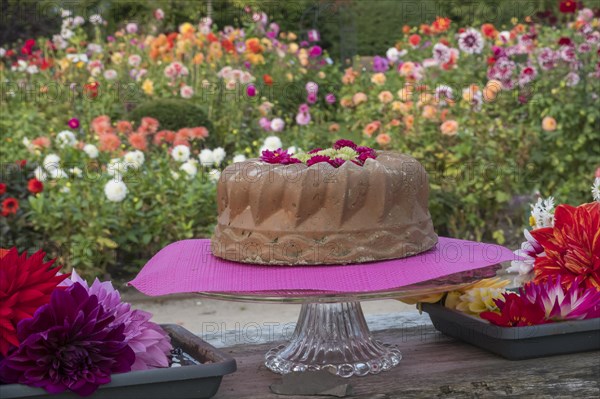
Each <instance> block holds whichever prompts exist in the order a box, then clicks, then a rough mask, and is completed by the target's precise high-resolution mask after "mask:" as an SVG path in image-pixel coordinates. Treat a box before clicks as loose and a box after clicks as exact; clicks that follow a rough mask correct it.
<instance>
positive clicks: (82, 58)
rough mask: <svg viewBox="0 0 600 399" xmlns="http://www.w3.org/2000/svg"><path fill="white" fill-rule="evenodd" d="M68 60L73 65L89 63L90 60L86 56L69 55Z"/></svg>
mask: <svg viewBox="0 0 600 399" xmlns="http://www.w3.org/2000/svg"><path fill="white" fill-rule="evenodd" d="M67 59H68V60H69V61H71V62H72V63H73V64H77V63H78V62H86V63H87V62H88V61H89V59H88V57H87V55H86V54H67Z"/></svg>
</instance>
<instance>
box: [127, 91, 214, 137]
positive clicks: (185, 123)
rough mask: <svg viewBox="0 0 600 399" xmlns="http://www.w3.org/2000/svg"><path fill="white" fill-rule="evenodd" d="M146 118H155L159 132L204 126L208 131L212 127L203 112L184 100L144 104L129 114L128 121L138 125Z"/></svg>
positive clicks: (155, 101)
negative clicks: (158, 124) (158, 125)
mask: <svg viewBox="0 0 600 399" xmlns="http://www.w3.org/2000/svg"><path fill="white" fill-rule="evenodd" d="M146 116H150V117H152V118H156V119H157V120H158V121H159V122H160V129H161V130H163V129H165V130H174V131H177V130H179V129H181V128H184V127H197V126H204V127H206V128H207V129H208V130H209V131H210V130H211V127H212V125H211V123H210V121H209V120H208V118H207V117H206V114H205V112H204V110H203V109H202V108H201V107H200V106H198V105H195V104H193V103H191V102H190V101H186V100H177V99H160V100H153V101H148V102H144V103H142V104H140V105H139V106H137V107H136V108H135V109H133V111H131V112H130V113H129V120H131V121H135V122H136V125H139V122H140V120H141V119H142V118H143V117H146Z"/></svg>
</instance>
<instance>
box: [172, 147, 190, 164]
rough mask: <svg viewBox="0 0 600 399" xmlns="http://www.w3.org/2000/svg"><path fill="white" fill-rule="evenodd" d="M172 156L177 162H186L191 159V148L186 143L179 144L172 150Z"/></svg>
mask: <svg viewBox="0 0 600 399" xmlns="http://www.w3.org/2000/svg"><path fill="white" fill-rule="evenodd" d="M171 156H172V157H173V159H174V160H176V161H177V162H185V161H187V160H188V159H190V149H189V148H188V146H186V145H178V146H175V148H173V151H171Z"/></svg>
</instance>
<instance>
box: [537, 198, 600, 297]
mask: <svg viewBox="0 0 600 399" xmlns="http://www.w3.org/2000/svg"><path fill="white" fill-rule="evenodd" d="M531 235H532V236H533V238H535V240H536V241H537V242H538V243H539V244H540V245H541V246H542V247H543V248H544V252H545V253H546V256H542V257H538V258H536V260H535V263H534V267H533V268H534V272H535V279H534V281H535V282H546V281H548V280H549V279H553V278H555V277H556V276H560V278H561V281H562V285H563V287H565V288H569V287H570V286H571V285H572V284H573V283H574V282H575V280H576V279H577V278H578V277H579V278H580V279H581V285H582V286H583V287H587V288H591V287H594V288H596V289H598V290H600V202H593V203H589V204H583V205H580V206H578V207H573V206H570V205H565V204H563V205H559V206H558V207H557V208H556V211H555V213H554V227H545V228H542V229H537V230H533V231H532V232H531Z"/></svg>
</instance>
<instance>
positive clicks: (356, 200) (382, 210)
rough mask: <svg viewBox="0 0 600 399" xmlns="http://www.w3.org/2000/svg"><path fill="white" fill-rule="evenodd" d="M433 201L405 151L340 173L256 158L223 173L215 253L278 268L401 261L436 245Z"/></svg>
mask: <svg viewBox="0 0 600 399" xmlns="http://www.w3.org/2000/svg"><path fill="white" fill-rule="evenodd" d="M428 196H429V185H428V178H427V173H426V171H425V169H424V168H423V167H422V166H421V164H419V162H417V161H416V160H415V159H414V158H412V157H410V156H408V155H404V154H398V153H394V152H387V151H381V152H378V154H377V158H376V159H367V160H366V162H365V164H364V165H363V166H359V165H356V164H354V163H352V162H346V163H345V164H344V165H342V166H341V167H339V168H334V167H333V166H331V165H329V164H327V163H318V164H315V165H312V166H310V167H307V166H306V165H305V164H293V165H273V164H268V163H265V162H262V161H260V160H258V159H250V160H247V161H244V162H239V163H235V164H233V165H230V166H228V167H227V168H226V169H225V170H224V171H223V173H222V174H221V178H220V180H219V183H218V188H217V201H218V212H219V216H218V222H217V226H216V229H215V234H214V237H213V239H212V241H211V249H212V252H213V254H214V255H215V256H218V257H221V258H225V259H229V260H233V261H237V262H245V263H260V264H272V265H296V264H307V265H316V264H347V263H361V262H369V261H374V260H382V259H395V258H402V257H406V256H410V255H414V254H417V253H420V252H423V251H426V250H428V249H430V248H431V247H433V246H434V245H435V244H436V243H437V236H436V234H435V233H434V231H433V225H432V222H431V216H430V214H429V209H428Z"/></svg>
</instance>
